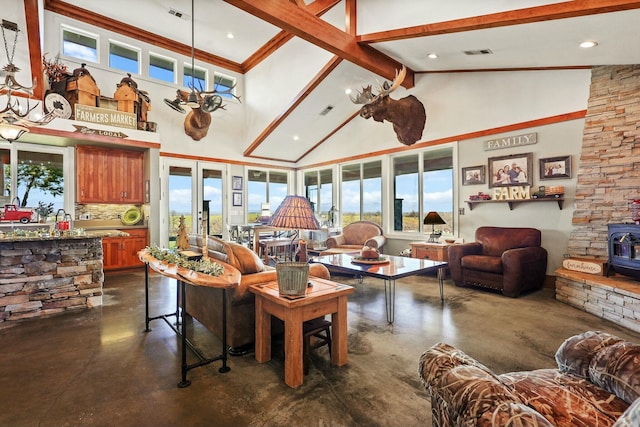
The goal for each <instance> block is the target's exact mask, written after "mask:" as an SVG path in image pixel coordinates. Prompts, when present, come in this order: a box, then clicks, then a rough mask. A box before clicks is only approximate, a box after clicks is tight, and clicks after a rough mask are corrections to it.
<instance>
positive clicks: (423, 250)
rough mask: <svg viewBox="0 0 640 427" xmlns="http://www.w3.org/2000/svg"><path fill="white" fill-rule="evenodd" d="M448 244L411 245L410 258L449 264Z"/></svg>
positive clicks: (420, 243) (424, 243)
mask: <svg viewBox="0 0 640 427" xmlns="http://www.w3.org/2000/svg"><path fill="white" fill-rule="evenodd" d="M449 246H451V244H449V243H428V242H413V243H411V258H420V259H429V260H431V261H442V262H449V253H448V251H449Z"/></svg>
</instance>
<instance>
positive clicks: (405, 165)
mask: <svg viewBox="0 0 640 427" xmlns="http://www.w3.org/2000/svg"><path fill="white" fill-rule="evenodd" d="M418 165H419V163H418V155H417V154H413V155H409V156H402V157H396V158H394V159H393V230H394V231H415V232H417V231H419V230H420V210H419V206H420V205H419V204H418V196H419V194H420V189H419V187H418V185H419V184H418V175H419V170H418Z"/></svg>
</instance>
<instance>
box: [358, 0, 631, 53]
mask: <svg viewBox="0 0 640 427" xmlns="http://www.w3.org/2000/svg"><path fill="white" fill-rule="evenodd" d="M639 8H640V1H629V0H573V1H566V2H562V3H553V4H548V5H545V6H536V7H529V8H525V9H516V10H509V11H506V12H497V13H491V14H488V15H480V16H473V17H470V18H461V19H454V20H451V21H443V22H436V23H433V24H424V25H416V26H413V27H406V28H399V29H396V30H390V31H380V32H376V33H369V34H362V35H360V36H358V41H359V42H361V43H380V42H388V41H394V40H403V39H410V38H416V37H427V36H435V35H440V34H452V33H460V32H464V31H474V30H484V29H487V28H498V27H507V26H511V25H521V24H530V23H534V22H543V21H552V20H556V19H567V18H577V17H581V16H587V15H597V14H600V13H611V12H619V11H623V10H631V9H639Z"/></svg>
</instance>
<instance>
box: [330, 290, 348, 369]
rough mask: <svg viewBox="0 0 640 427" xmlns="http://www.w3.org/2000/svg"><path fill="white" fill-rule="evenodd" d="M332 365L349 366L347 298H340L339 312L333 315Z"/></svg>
mask: <svg viewBox="0 0 640 427" xmlns="http://www.w3.org/2000/svg"><path fill="white" fill-rule="evenodd" d="M331 335H332V337H331V363H332V364H333V365H335V366H342V365H346V364H347V357H348V356H347V297H346V296H343V297H339V298H338V311H337V313H332V314H331Z"/></svg>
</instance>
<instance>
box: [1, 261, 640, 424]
mask: <svg viewBox="0 0 640 427" xmlns="http://www.w3.org/2000/svg"><path fill="white" fill-rule="evenodd" d="M333 279H334V280H336V281H339V282H343V283H348V284H351V285H353V286H355V287H356V291H355V293H354V294H353V295H351V296H350V298H349V303H348V309H349V312H348V323H349V334H348V341H349V363H348V365H346V366H343V367H334V366H331V365H330V364H329V363H328V361H327V356H328V355H327V351H326V347H323V348H320V349H318V350H316V352H315V353H314V354H313V358H312V364H311V368H310V373H309V375H307V376H305V378H304V384H303V385H302V386H300V387H298V388H297V389H291V388H289V387H288V386H286V385H285V384H284V382H283V380H284V373H283V365H284V361H283V356H282V349H281V347H279V346H278V342H277V341H276V342H274V358H273V359H272V360H271V361H270V362H268V363H265V364H258V363H257V362H256V361H255V359H254V357H253V353H250V354H248V355H246V356H243V357H231V358H230V359H229V362H228V365H229V366H230V367H231V370H230V371H229V372H227V373H220V372H218V368H219V367H220V366H221V362H214V363H212V364H209V365H206V366H204V367H199V368H196V369H193V370H191V371H189V373H188V378H189V379H190V380H191V382H192V384H191V386H189V387H186V388H178V387H177V386H176V385H177V383H178V381H179V380H180V350H179V347H178V343H179V340H178V338H177V337H176V335H175V334H174V332H173V331H172V330H171V329H170V328H169V326H168V325H166V324H165V323H164V322H162V321H160V320H157V321H154V322H153V323H152V324H151V327H152V331H151V332H144V331H143V330H144V272H143V271H140V272H135V273H125V274H118V275H107V277H106V281H105V288H104V305H103V306H102V307H100V308H94V309H90V310H83V311H78V312H73V313H67V314H62V315H57V316H52V317H48V318H44V319H31V320H26V321H22V322H20V323H16V324H14V325H11V326H8V325H7V324H3V325H2V329H0V349H1V352H2V356H1V360H2V362H1V363H0V379H1V382H0V383H1V386H0V402H1V409H0V425H1V426H244V425H246V426H321V427H325V426H418V425H420V426H431V413H430V411H431V409H430V403H429V398H428V396H427V394H426V392H425V390H424V388H423V386H422V384H421V383H420V379H419V377H418V374H417V367H418V359H419V357H420V355H421V354H422V353H423V352H424V351H425V350H426V349H427V348H429V346H431V345H433V344H435V343H437V342H439V341H444V342H447V343H449V344H452V345H454V346H456V347H458V348H460V349H462V350H463V351H465V352H466V353H467V354H469V355H471V356H473V357H474V358H476V359H478V360H479V361H480V362H482V363H483V364H485V365H486V366H488V367H489V368H490V369H493V370H494V371H495V372H496V373H503V372H509V371H516V370H531V369H536V368H554V367H556V366H555V362H554V359H553V355H554V353H555V351H556V349H557V347H558V346H559V345H560V344H561V343H562V341H563V340H564V339H565V338H567V337H569V336H571V335H574V334H577V333H580V332H583V331H586V330H591V329H593V330H603V331H607V332H610V333H613V334H616V335H618V336H620V337H622V338H625V339H629V340H632V341H636V342H638V341H640V336H639V334H636V333H634V332H632V331H630V330H627V329H625V328H623V327H620V326H617V325H615V324H613V323H611V322H609V321H605V320H602V319H600V318H597V317H595V316H593V315H590V314H588V313H585V312H582V311H580V310H577V309H575V308H572V307H570V306H568V305H565V304H563V303H560V302H558V301H556V300H555V299H554V293H553V291H551V290H549V289H544V290H542V291H539V292H535V293H531V294H528V295H524V296H522V297H520V298H517V299H511V298H506V297H503V296H501V295H498V294H495V293H491V292H488V291H484V290H477V289H466V288H457V287H455V286H454V285H453V284H452V282H451V281H450V280H446V281H445V302H444V304H441V303H440V298H439V294H438V287H437V281H436V279H435V277H433V276H428V275H426V276H416V277H410V278H406V279H401V280H398V281H397V294H396V313H395V323H394V324H393V325H390V324H387V322H386V315H385V310H384V307H385V304H384V287H383V282H382V281H381V280H379V279H374V278H365V279H364V282H363V283H362V284H359V283H358V281H357V280H355V279H353V278H351V277H348V276H335V275H334V276H333ZM151 283H152V287H151V292H150V301H151V303H150V306H151V309H152V314H154V313H156V314H157V313H166V312H169V311H171V309H172V308H174V307H175V288H176V286H175V282H174V281H170V280H169V279H166V278H163V277H161V276H158V275H152V276H151ZM639 286H640V283H639ZM193 326H194V328H193V330H194V332H193V334H194V337H193V339H194V341H195V342H197V343H198V345H199V347H200V348H201V349H202V350H203V351H204V353H205V354H206V355H216V354H219V353H220V343H219V341H218V340H217V339H216V338H215V337H213V336H212V335H211V334H210V333H209V332H208V331H207V330H206V329H204V328H203V327H202V326H201V325H199V324H198V323H197V322H195V321H194V322H193ZM191 359H193V358H192V357H190V363H192V362H194V361H195V359H193V360H191Z"/></svg>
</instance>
